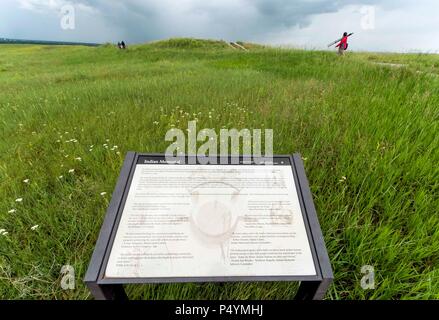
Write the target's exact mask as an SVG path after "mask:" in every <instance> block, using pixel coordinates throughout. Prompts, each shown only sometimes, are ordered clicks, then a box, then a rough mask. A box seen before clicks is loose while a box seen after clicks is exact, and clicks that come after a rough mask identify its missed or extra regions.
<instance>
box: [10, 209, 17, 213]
mask: <svg viewBox="0 0 439 320" xmlns="http://www.w3.org/2000/svg"><path fill="white" fill-rule="evenodd" d="M15 211H17V210H15V209H11V210H9V211H8V213H14V212H15Z"/></svg>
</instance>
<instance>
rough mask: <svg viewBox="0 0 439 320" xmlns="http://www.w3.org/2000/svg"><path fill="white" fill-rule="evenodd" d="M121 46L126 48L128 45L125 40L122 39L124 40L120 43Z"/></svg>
mask: <svg viewBox="0 0 439 320" xmlns="http://www.w3.org/2000/svg"><path fill="white" fill-rule="evenodd" d="M120 46H121V47H122V49H126V45H125V42H124V41H123V40H122V42H121V43H120Z"/></svg>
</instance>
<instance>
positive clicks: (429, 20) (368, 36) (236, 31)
mask: <svg viewBox="0 0 439 320" xmlns="http://www.w3.org/2000/svg"><path fill="white" fill-rule="evenodd" d="M66 5H67V7H66ZM68 5H71V7H68ZM0 6H1V7H0V38H1V37H4V38H17V39H38V40H65V41H81V42H98V43H103V42H117V41H119V40H122V39H123V40H125V41H126V42H127V43H140V42H147V41H151V40H158V39H164V38H170V37H196V38H209V39H224V40H228V41H232V40H233V41H236V40H242V41H251V42H257V43H265V44H273V45H283V46H296V47H302V48H307V49H324V48H326V46H327V44H329V43H330V42H332V41H333V40H336V39H337V38H339V37H340V35H341V33H343V31H347V32H354V33H355V34H354V36H353V37H352V38H351V40H350V49H352V50H357V51H359V50H368V51H396V52H412V51H416V52H417V51H423V52H439V17H438V14H439V1H438V0H417V1H415V0H398V1H395V0H345V1H341V0H1V1H0ZM72 7H73V8H74V29H63V27H62V23H61V22H62V21H64V26H65V23H66V22H68V21H67V19H66V17H67V16H68V12H70V11H68V10H69V9H70V8H72ZM63 10H67V11H65V14H64V15H63ZM69 21H72V20H69ZM68 26H70V27H72V24H71V23H70V24H68Z"/></svg>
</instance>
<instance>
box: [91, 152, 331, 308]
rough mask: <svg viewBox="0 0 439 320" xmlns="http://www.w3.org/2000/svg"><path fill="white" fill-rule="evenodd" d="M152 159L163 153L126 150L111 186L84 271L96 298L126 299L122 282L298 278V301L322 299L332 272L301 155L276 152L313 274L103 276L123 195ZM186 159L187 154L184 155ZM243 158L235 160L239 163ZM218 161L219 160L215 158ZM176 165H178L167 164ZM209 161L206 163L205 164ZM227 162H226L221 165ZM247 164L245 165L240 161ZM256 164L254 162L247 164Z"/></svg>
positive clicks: (122, 205)
mask: <svg viewBox="0 0 439 320" xmlns="http://www.w3.org/2000/svg"><path fill="white" fill-rule="evenodd" d="M145 157H146V158H148V159H149V158H153V159H155V158H156V159H157V160H158V161H159V160H162V161H163V159H164V158H165V155H164V154H151V153H136V152H128V153H127V155H126V157H125V160H124V163H123V166H122V169H121V172H120V175H119V178H118V181H117V184H116V188H115V189H114V192H113V195H112V198H111V202H110V204H109V207H108V209H107V213H106V216H105V219H104V222H103V224H102V227H101V231H100V233H99V237H98V240H97V242H96V246H95V249H94V252H93V255H92V257H91V261H90V264H89V267H88V270H87V272H86V275H85V278H84V282H85V283H86V285H87V286H88V288H89V290H90V292H91V294H92V295H93V297H94V298H95V299H99V300H116V299H117V300H118V299H127V295H126V293H125V290H124V288H123V285H124V284H132V283H137V284H145V283H183V282H235V281H300V286H299V290H298V292H297V294H296V296H295V299H298V300H311V299H312V300H320V299H323V298H324V296H325V294H326V291H327V290H328V288H329V286H330V284H331V282H332V280H333V273H332V268H331V264H330V260H329V257H328V253H327V250H326V246H325V242H324V239H323V235H322V232H321V229H320V224H319V221H318V218H317V214H316V210H315V207H314V203H313V201H312V195H311V191H310V189H309V184H308V180H307V178H306V175H305V169H304V166H303V161H302V158H301V156H300V154H298V153H296V154H294V155H292V156H291V155H275V156H273V163H274V164H275V163H276V161H289V163H290V165H291V168H292V171H293V176H294V181H295V184H296V190H297V193H298V198H299V202H300V207H301V210H302V215H303V220H304V223H305V228H306V232H307V235H308V242H309V245H310V248H311V253H312V256H313V260H314V266H315V269H316V273H317V274H316V275H312V276H309V275H308V276H226V277H221V276H215V277H167V278H156V277H154V278H105V269H106V267H107V263H108V259H109V255H110V252H111V248H112V245H113V241H114V238H115V236H116V233H117V229H118V225H119V221H120V218H121V216H122V213H123V209H124V206H125V201H126V197H127V195H128V191H129V187H130V185H131V182H132V177H133V174H134V169H135V167H136V165H137V164H138V162H139V161H140V159H142V158H145ZM184 157H185V158H186V159H188V158H189V157H190V156H184ZM192 158H194V159H192V160H193V162H188V161H186V162H185V163H196V157H192ZM227 158H228V160H229V161H228V164H231V163H232V162H231V161H230V160H231V157H230V156H229V157H227ZM242 159H243V157H240V158H239V159H236V160H238V161H240V162H239V163H240V164H242ZM218 163H220V161H218ZM169 165H178V164H169ZM208 165H209V164H206V166H208ZM224 165H227V164H224ZM243 165H246V164H243ZM247 165H255V164H247Z"/></svg>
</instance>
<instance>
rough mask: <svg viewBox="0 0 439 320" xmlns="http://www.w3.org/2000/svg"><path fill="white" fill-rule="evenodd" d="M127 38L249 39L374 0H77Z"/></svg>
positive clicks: (134, 39) (304, 24)
mask: <svg viewBox="0 0 439 320" xmlns="http://www.w3.org/2000/svg"><path fill="white" fill-rule="evenodd" d="M76 2H77V3H83V4H86V5H88V6H90V7H93V8H95V9H97V10H98V11H99V13H100V18H101V19H103V20H104V21H105V22H106V23H107V25H109V26H111V27H112V28H117V29H118V30H119V32H121V33H123V34H124V35H126V37H127V38H128V39H129V40H131V41H137V42H138V41H147V40H152V39H158V38H163V37H172V36H183V35H185V34H187V35H188V36H200V37H211V38H225V39H227V38H230V39H232V38H233V39H235V38H242V39H254V38H257V37H258V35H261V34H264V33H269V32H278V31H282V30H284V29H286V28H291V27H294V26H299V27H306V26H307V25H309V23H310V18H311V17H312V16H313V15H318V14H322V13H331V12H337V11H338V10H340V8H343V7H344V6H346V5H350V4H362V5H368V4H373V3H377V2H381V3H382V2H383V1H378V0H375V1H374V0H347V1H333V0H332V1H331V0H308V1H306V0H298V1H292V0H234V1H227V0H222V1H221V0H215V1H200V0H180V1H169V0H167V1H166V0H162V1H152V0H147V1H142V0H124V1H115V0H105V1H104V0H78V1H76Z"/></svg>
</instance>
